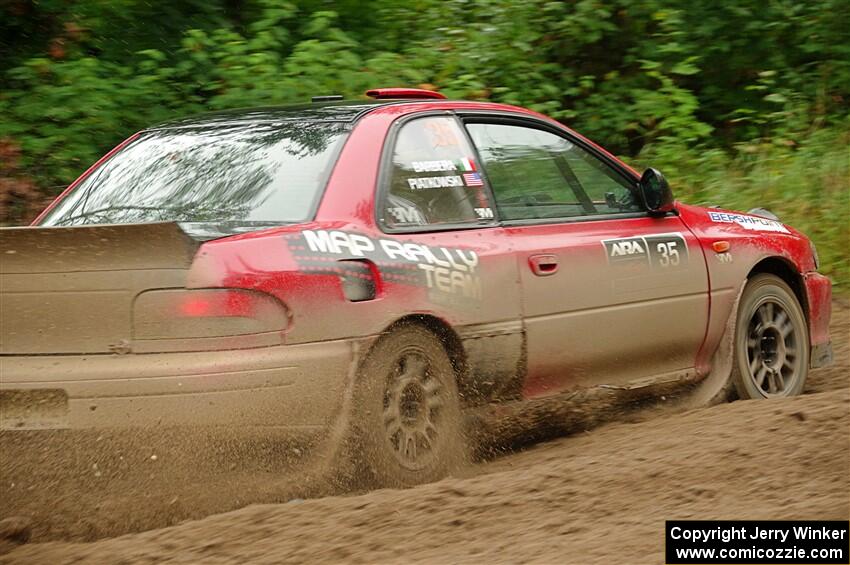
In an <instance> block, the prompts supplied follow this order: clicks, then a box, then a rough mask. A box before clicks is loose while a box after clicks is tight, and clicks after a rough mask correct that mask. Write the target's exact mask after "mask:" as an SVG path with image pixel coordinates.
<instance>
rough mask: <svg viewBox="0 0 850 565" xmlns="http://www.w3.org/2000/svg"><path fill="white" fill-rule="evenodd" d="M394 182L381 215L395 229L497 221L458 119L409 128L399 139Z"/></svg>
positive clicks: (419, 122) (424, 121) (433, 119)
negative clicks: (494, 219) (494, 218)
mask: <svg viewBox="0 0 850 565" xmlns="http://www.w3.org/2000/svg"><path fill="white" fill-rule="evenodd" d="M388 179H389V187H388V190H385V191H384V198H383V202H382V203H381V205H380V207H379V215H380V219H381V222H382V223H383V224H384V225H385V226H387V227H389V228H393V229H399V228H402V229H403V228H409V229H415V228H416V227H427V226H439V225H441V224H447V225H453V224H478V223H490V222H492V221H493V217H494V214H493V210H492V208H491V205H490V197H489V194H488V192H487V190H486V186H485V184H484V183H485V181H484V179H483V178H482V176H481V173H480V171H479V170H478V164H477V163H476V162H475V157H474V155H473V152H472V147H471V146H470V144H469V142H468V140H467V138H466V136H465V134H464V132H463V129H462V128H461V126H460V125H459V124H458V122H457V120H455V119H454V118H452V117H447V116H429V117H423V118H417V119H414V120H412V121H409V122H407V123H405V124H404V125H403V126H402V127H401V129H400V130H399V132H398V135H397V136H396V139H395V145H394V147H393V152H392V162H391V169H390V171H389V175H388Z"/></svg>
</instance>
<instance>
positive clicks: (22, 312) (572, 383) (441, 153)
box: [0, 89, 831, 484]
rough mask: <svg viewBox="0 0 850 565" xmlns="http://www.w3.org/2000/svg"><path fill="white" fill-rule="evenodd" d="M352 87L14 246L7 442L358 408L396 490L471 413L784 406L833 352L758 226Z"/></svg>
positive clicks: (152, 160)
mask: <svg viewBox="0 0 850 565" xmlns="http://www.w3.org/2000/svg"><path fill="white" fill-rule="evenodd" d="M368 94H369V95H370V96H371V97H372V98H374V100H371V101H359V102H353V103H352V102H339V101H328V100H322V101H321V102H316V103H314V104H311V105H309V106H301V107H286V108H259V109H250V110H239V111H229V112H222V113H216V114H207V115H203V116H200V117H191V118H186V119H183V120H178V121H174V122H171V123H167V124H164V125H160V126H157V127H153V128H150V129H147V130H144V131H142V132H139V133H137V134H135V135H133V136H132V137H130V138H129V139H127V140H126V141H124V142H123V143H121V144H120V145H119V146H118V147H116V148H115V149H113V150H112V151H111V152H110V153H108V154H107V155H106V156H105V157H103V158H102V159H101V160H100V161H98V162H97V163H96V164H95V165H94V166H92V167H91V168H90V169H89V170H88V171H86V172H85V173H84V174H83V175H82V176H81V177H80V178H79V179H78V180H77V181H76V182H74V183H73V184H72V185H71V186H70V187H69V188H68V189H67V190H66V191H65V192H64V193H63V194H62V195H61V196H59V197H58V198H57V199H56V201H55V202H53V204H51V205H50V206H49V207H48V208H47V209H46V210H45V211H44V212H43V213H42V214H41V216H40V217H39V218H38V219H36V220H35V222H34V223H33V225H32V226H30V227H24V228H6V229H3V230H2V231H1V232H0V234H2V254H0V257H2V273H0V277H2V279H0V282H2V286H0V298H2V331H0V339H2V345H0V348H2V356H0V363H2V365H1V366H0V370H1V371H2V373H1V374H0V395H2V396H0V400H2V404H1V405H0V406H2V411H0V424H2V429H3V430H20V429H33V428H92V427H101V426H119V427H121V426H125V427H132V426H148V427H150V426H158V425H162V426H165V425H180V424H197V423H198V422H203V423H205V424H209V425H222V426H242V427H250V426H263V427H268V426H277V427H285V428H288V429H292V430H324V429H328V428H329V427H331V426H333V425H334V423H335V422H338V421H340V419H341V418H343V415H347V416H346V418H345V421H350V422H352V423H354V425H353V428H355V429H356V433H357V437H358V442H359V445H360V446H361V447H362V450H363V453H364V455H365V456H366V457H365V458H366V459H368V460H370V461H372V462H375V461H377V462H379V463H380V465H376V468H378V469H380V471H379V474H380V475H381V477H380V478H381V479H382V480H383V481H385V482H388V483H396V484H399V483H400V484H408V483H413V482H418V481H422V480H429V479H432V478H435V477H438V476H440V475H442V474H444V473H445V472H446V470H447V469H449V468H450V467H451V465H452V464H453V462H456V461H457V460H458V458H460V457H461V456H462V450H463V447H462V442H461V441H460V440H459V438H460V429H461V428H460V424H459V422H460V420H461V414H462V413H463V411H464V410H467V409H470V408H474V407H480V406H485V405H488V404H490V403H502V402H510V401H525V400H529V399H534V398H540V397H545V396H549V395H555V394H558V393H562V392H564V391H568V390H573V389H577V388H583V387H595V386H601V385H605V386H609V387H613V388H619V387H622V388H631V387H640V386H651V385H652V384H653V383H659V382H666V383H669V382H682V383H698V382H701V381H702V382H707V381H708V380H709V377H712V375H713V374H714V373H721V374H720V375H719V377H718V376H716V375H715V376H714V377H713V378H714V379H715V380H716V381H717V385H716V388H717V390H718V391H719V390H731V389H732V387H734V390H735V391H736V392H737V395H738V396H739V397H743V398H768V397H779V396H790V395H796V394H800V393H801V392H802V391H803V387H804V384H805V380H806V375H807V372H808V370H809V368H811V367H818V366H821V365H824V364H827V363H829V362H830V361H831V348H830V343H829V335H828V329H827V328H828V325H829V317H830V292H831V290H830V288H831V287H830V282H829V280H828V279H827V278H826V277H824V276H823V275H820V274H818V272H817V268H818V259H817V253H816V251H815V248H814V246H813V245H812V243H811V242H810V241H809V240H808V239H807V238H806V237H805V236H804V235H802V234H801V233H799V232H797V231H795V230H794V229H793V228H791V227H789V226H786V225H784V224H782V223H781V222H780V221H778V220H777V219H776V218H773V217H771V216H770V215H769V214H768V213H764V212H763V211H753V212H751V213H746V214H744V213H739V212H731V211H726V210H720V209H714V208H700V207H696V206H690V205H687V204H683V203H680V202H674V200H673V198H672V195H671V192H670V189H669V188H668V185H667V183H666V181H665V180H664V178H663V177H662V175H661V174H660V173H659V172H658V171H656V170H654V169H649V170H647V171H646V172H645V173H644V174H643V175H639V174H638V173H636V172H635V171H634V170H633V169H631V168H630V167H629V166H628V165H625V164H624V163H622V162H621V161H619V160H618V159H617V158H615V157H614V156H613V155H611V154H610V153H608V152H606V151H605V150H604V149H602V148H600V147H599V146H597V145H595V144H594V143H592V142H590V141H588V140H587V139H585V138H584V137H582V136H580V135H578V134H577V133H575V132H573V131H571V130H570V129H568V128H566V127H564V126H563V125H561V124H560V123H558V122H556V121H554V120H551V119H549V118H546V117H545V116H542V115H540V114H537V113H535V112H532V111H529V110H526V109H522V108H517V107H512V106H506V105H502V104H491V103H481V102H467V101H449V100H445V99H444V98H443V97H442V96H441V95H439V94H437V93H433V92H428V91H419V90H409V89H378V90H375V91H370V92H369V93H368ZM724 340H726V342H728V347H727V350H726V351H725V352H724V350H723V344H724ZM718 352H720V353H722V355H721V354H719V353H718ZM728 360H731V363H730V362H728ZM724 361H726V362H724ZM717 379H719V381H718V380H717ZM349 416H350V417H349Z"/></svg>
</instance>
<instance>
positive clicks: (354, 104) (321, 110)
mask: <svg viewBox="0 0 850 565" xmlns="http://www.w3.org/2000/svg"><path fill="white" fill-rule="evenodd" d="M428 102H434V101H433V100H427V99H423V100H410V99H399V100H386V99H384V100H345V101H338V102H325V103H314V104H295V105H288V106H264V107H257V108H237V109H233V110H223V111H219V112H206V113H203V114H196V115H194V116H187V117H185V118H178V119H176V120H170V121H168V122H164V123H161V124H158V125H156V126H153V127H151V128H147V129H149V130H156V129H174V128H194V127H216V126H239V125H249V124H253V123H260V122H263V123H268V122H284V121H298V122H302V121H308V122H347V123H351V122H355V121H357V120H358V119H359V118H360V117H362V116H363V115H364V114H366V113H368V112H369V111H371V110H374V109H376V108H379V107H382V106H389V105H393V104H417V103H428Z"/></svg>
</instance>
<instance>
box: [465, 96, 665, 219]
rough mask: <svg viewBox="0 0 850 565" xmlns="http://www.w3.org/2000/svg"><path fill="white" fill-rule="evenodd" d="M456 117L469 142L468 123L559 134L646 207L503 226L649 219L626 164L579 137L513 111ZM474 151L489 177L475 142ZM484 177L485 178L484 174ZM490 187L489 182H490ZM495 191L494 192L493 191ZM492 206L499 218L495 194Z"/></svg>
mask: <svg viewBox="0 0 850 565" xmlns="http://www.w3.org/2000/svg"><path fill="white" fill-rule="evenodd" d="M456 115H457V117H458V118H459V119H460V121H461V123H462V124H463V129H464V131H465V132H466V135H467V137H468V138H470V141H472V139H471V136H470V134H469V132H468V131H467V129H466V125H467V124H473V123H475V124H495V125H512V126H520V127H527V128H530V129H537V130H541V131H545V132H547V133H551V134H553V135H557V136H559V137H561V138H563V139H566V140H567V141H569V142H570V143H572V144H574V145H577V146H579V147H580V148H581V149H584V150H585V151H587V152H588V153H590V154H591V155H593V156H594V157H596V158H597V159H599V160H600V161H602V162H603V163H604V164H605V165H607V166H609V167H610V168H611V169H612V170H613V171H614V172H616V173H617V174H618V175H619V176H621V177H622V178H623V180H625V181H626V182H627V183H629V185H630V190H631V191H632V195H633V196H634V198H635V201H636V202H638V204H639V206H640V207H641V208H643V210H642V211H638V212H615V213H610V214H583V215H579V216H563V217H556V218H530V219H519V220H501V219H500V222H499V225H502V226H524V225H538V224H563V223H576V222H593V221H602V220H621V219H631V218H645V217H649V216H650V213H649V210H647V209H646V205H645V203H644V202H643V199H642V198H641V196H640V187H639V184H640V178H639V177H637V176H636V175H634V174H633V173H632V172H631V171H629V170H627V169H626V168H624V167H623V165H622V164H621V163H619V162H617V161H615V160H613V159H612V158H611V157H609V156H608V155H606V154H604V153H602V152H601V151H599V150H598V149H597V148H596V147H594V146H593V145H591V144H589V143H588V142H587V141H585V140H583V139H581V138H579V137H576V136H575V135H571V133H570V132H569V131H568V130H566V129H563V128H561V127H558V126H556V125H554V124H552V123H550V122H548V121H546V120H542V119H540V118H535V117H534V116H528V115H526V114H518V113H512V112H507V111H505V112H493V111H492V110H462V111H458V112H456ZM472 147H473V151H474V152H475V155H476V158H477V162H478V163H480V164H481V168H482V169H485V170H484V171H483V172H484V173H485V174H486V164H485V163H484V161H482V160H481V158H480V156H479V155H478V147H477V146H476V145H475V143H474V142H473V143H472ZM482 176H483V175H482ZM564 183H565V187H566V188H568V183H567V180H566V179H564ZM488 187H489V183H488ZM491 192H492V190H491ZM493 204H494V205H495V210H494V213H495V215H496V217H499V216H498V214H499V211H498V209H499V203H498V201H497V200H496V199H495V194H493Z"/></svg>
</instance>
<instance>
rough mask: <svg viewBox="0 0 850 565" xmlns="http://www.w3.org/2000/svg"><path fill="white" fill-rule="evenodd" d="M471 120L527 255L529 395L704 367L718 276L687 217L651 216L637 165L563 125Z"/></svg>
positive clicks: (515, 238) (514, 240)
mask: <svg viewBox="0 0 850 565" xmlns="http://www.w3.org/2000/svg"><path fill="white" fill-rule="evenodd" d="M465 122H466V128H467V131H468V132H469V135H470V137H471V139H472V140H473V142H474V144H475V146H476V148H477V152H478V155H479V158H480V159H481V162H482V165H483V169H484V172H485V175H486V177H487V179H488V182H489V183H490V185H491V187H492V189H493V193H494V197H495V201H496V207H497V210H498V216H499V218H500V220H501V222H502V224H503V225H504V226H506V232H507V234H508V237H510V238H511V244H512V246H513V247H514V249H515V251H516V256H517V259H518V262H519V264H518V268H519V272H520V281H521V287H522V304H523V317H524V322H525V328H526V333H527V355H528V360H527V363H528V369H527V375H526V380H525V385H524V388H525V393H526V395H527V396H531V397H533V396H541V395H546V394H552V393H555V392H558V391H563V390H565V389H569V388H572V387H576V386H592V385H599V384H608V385H625V384H627V383H633V382H634V381H636V380H639V379H643V378H646V377H656V376H662V375H663V376H665V377H669V378H678V377H682V376H684V374H686V373H688V372H690V371H693V367H694V365H695V359H696V355H697V352H698V350H699V348H700V346H701V344H702V341H703V337H704V335H705V330H706V324H707V321H708V280H707V273H706V266H705V261H704V258H703V255H702V251H701V248H700V246H699V245H698V242H697V240H696V238H695V237H694V236H693V234H691V233H690V231H689V230H688V229H687V227H686V226H685V225H684V224H683V223H682V221H681V220H680V218H679V217H678V216H677V215H675V214H668V215H665V216H663V217H651V216H650V215H649V214H648V213H647V212H646V211H645V209H644V207H643V206H642V205H641V204H640V202H639V198H638V197H637V194H636V179H635V178H634V176H633V175H632V174H631V173H630V172H628V171H626V170H624V168H622V166H620V165H618V164H617V163H616V162H614V160H612V159H610V158H607V157H606V156H604V155H602V154H601V152H598V151H597V150H595V149H594V148H592V147H590V146H589V145H588V144H586V142H582V141H580V140H578V139H575V138H573V137H572V136H570V134H569V133H568V132H566V131H564V130H562V129H560V128H557V127H556V126H554V125H550V124H548V123H546V122H542V121H537V120H532V119H527V118H520V117H487V116H480V115H479V116H468V117H467V118H466V120H465Z"/></svg>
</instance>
